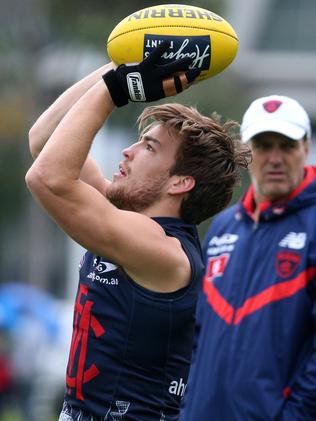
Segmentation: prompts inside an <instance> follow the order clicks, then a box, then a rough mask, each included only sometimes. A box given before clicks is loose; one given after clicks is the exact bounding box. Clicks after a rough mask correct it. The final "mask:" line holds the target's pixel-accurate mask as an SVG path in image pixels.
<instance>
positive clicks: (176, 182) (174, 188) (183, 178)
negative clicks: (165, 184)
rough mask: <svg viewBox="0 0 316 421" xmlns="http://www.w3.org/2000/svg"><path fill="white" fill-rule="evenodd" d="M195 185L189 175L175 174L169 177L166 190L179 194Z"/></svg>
mask: <svg viewBox="0 0 316 421" xmlns="http://www.w3.org/2000/svg"><path fill="white" fill-rule="evenodd" d="M194 186H195V180H194V178H193V177H192V176H191V175H175V176H173V177H172V178H171V183H170V187H169V190H168V192H169V193H170V194H181V193H187V192H189V191H191V190H192V189H193V188H194Z"/></svg>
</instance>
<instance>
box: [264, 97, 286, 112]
mask: <svg viewBox="0 0 316 421" xmlns="http://www.w3.org/2000/svg"><path fill="white" fill-rule="evenodd" d="M281 104H282V101H278V100H273V101H267V102H265V103H264V104H263V108H264V109H265V110H266V111H267V112H268V113H274V112H275V111H276V110H277V109H278V108H279V107H280V105H281Z"/></svg>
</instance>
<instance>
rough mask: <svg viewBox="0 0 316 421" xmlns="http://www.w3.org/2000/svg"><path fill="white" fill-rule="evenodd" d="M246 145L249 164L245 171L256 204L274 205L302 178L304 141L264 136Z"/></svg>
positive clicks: (304, 158) (305, 153) (270, 135)
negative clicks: (248, 176) (271, 202)
mask: <svg viewBox="0 0 316 421" xmlns="http://www.w3.org/2000/svg"><path fill="white" fill-rule="evenodd" d="M250 144H251V149H252V152H253V161H252V163H251V165H250V167H249V170H250V175H251V179H252V183H253V187H254V192H255V198H256V201H257V202H263V201H266V200H269V201H275V200H278V199H281V198H283V197H286V196H287V195H289V194H290V193H291V192H292V191H293V190H294V189H295V188H296V187H297V186H298V185H299V184H300V183H301V181H302V180H303V178H304V165H305V163H306V158H307V154H308V147H309V145H308V141H304V140H299V141H297V140H292V139H289V138H288V137H286V136H283V135H281V134H279V133H274V132H264V133H260V134H258V135H257V136H255V137H254V138H253V139H252V140H251V141H250Z"/></svg>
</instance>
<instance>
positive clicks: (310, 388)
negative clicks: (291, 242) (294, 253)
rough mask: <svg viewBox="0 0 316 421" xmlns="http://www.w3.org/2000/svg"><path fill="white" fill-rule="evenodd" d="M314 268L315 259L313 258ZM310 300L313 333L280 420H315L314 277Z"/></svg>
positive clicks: (315, 293)
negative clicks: (306, 355) (306, 354)
mask: <svg viewBox="0 0 316 421" xmlns="http://www.w3.org/2000/svg"><path fill="white" fill-rule="evenodd" d="M313 263H314V265H313V266H314V269H316V268H315V266H316V260H314V262H313ZM307 290H308V292H309V294H310V297H311V300H312V307H311V311H312V318H313V333H312V335H311V338H310V341H309V343H308V345H309V346H308V348H309V353H308V357H307V358H306V359H305V361H304V364H303V365H302V369H301V371H300V373H299V374H298V376H297V378H295V379H294V381H293V383H292V387H291V391H290V394H289V397H288V398H287V400H286V401H285V404H284V407H283V411H282V415H281V418H280V421H315V420H316V277H315V275H314V280H313V282H312V283H310V284H309V285H308V287H307Z"/></svg>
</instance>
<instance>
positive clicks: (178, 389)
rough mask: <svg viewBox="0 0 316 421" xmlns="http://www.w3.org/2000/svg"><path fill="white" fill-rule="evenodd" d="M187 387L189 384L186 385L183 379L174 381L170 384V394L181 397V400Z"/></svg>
mask: <svg viewBox="0 0 316 421" xmlns="http://www.w3.org/2000/svg"><path fill="white" fill-rule="evenodd" d="M186 387H187V384H186V383H184V381H183V378H182V377H181V379H179V381H177V380H173V381H172V382H171V383H170V386H169V393H170V394H171V395H176V396H181V398H182V397H183V395H184V392H185V389H186Z"/></svg>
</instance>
